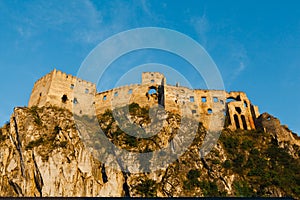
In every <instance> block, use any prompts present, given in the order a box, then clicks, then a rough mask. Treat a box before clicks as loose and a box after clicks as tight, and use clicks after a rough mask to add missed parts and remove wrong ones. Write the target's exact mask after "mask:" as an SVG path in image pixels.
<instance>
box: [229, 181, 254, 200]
mask: <svg viewBox="0 0 300 200" xmlns="http://www.w3.org/2000/svg"><path fill="white" fill-rule="evenodd" d="M233 186H234V189H235V191H236V196H240V197H252V196H254V192H253V190H252V189H251V188H250V187H249V186H248V185H247V183H246V182H238V181H235V182H233Z"/></svg>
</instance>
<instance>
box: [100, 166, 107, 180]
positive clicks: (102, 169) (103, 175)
mask: <svg viewBox="0 0 300 200" xmlns="http://www.w3.org/2000/svg"><path fill="white" fill-rule="evenodd" d="M101 174H102V180H103V183H107V182H108V180H107V174H106V171H105V164H102V168H101Z"/></svg>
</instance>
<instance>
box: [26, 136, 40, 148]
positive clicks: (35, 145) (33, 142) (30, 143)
mask: <svg viewBox="0 0 300 200" xmlns="http://www.w3.org/2000/svg"><path fill="white" fill-rule="evenodd" d="M43 142H44V139H43V138H39V139H37V140H33V141H30V142H29V143H28V144H27V146H26V147H25V149H26V150H29V149H33V147H38V146H40V145H41V144H43Z"/></svg>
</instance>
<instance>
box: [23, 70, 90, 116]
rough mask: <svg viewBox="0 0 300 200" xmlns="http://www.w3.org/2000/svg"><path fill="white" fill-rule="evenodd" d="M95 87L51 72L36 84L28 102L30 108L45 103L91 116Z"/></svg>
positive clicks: (54, 71) (61, 73) (74, 78)
mask: <svg viewBox="0 0 300 200" xmlns="http://www.w3.org/2000/svg"><path fill="white" fill-rule="evenodd" d="M95 94H96V86H95V84H93V83H90V82H87V81H84V80H81V79H78V78H76V77H74V76H72V75H67V74H66V73H63V72H61V71H57V70H53V71H52V72H51V73H50V74H48V75H46V76H45V77H44V78H42V79H40V80H39V81H37V82H36V84H35V86H34V88H33V91H32V94H31V97H30V100H29V107H31V106H34V105H36V106H39V107H41V106H45V105H46V104H47V103H49V104H51V105H54V106H58V107H62V108H66V109H68V110H71V111H72V110H73V111H74V112H75V113H76V114H92V113H93V109H94V106H93V103H94V98H95Z"/></svg>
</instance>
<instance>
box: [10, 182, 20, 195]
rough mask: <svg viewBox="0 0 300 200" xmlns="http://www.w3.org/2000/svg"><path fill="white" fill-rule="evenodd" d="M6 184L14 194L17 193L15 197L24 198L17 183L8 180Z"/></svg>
mask: <svg viewBox="0 0 300 200" xmlns="http://www.w3.org/2000/svg"><path fill="white" fill-rule="evenodd" d="M8 183H9V185H11V186H12V188H13V189H14V191H15V193H17V195H19V196H24V195H23V193H22V189H21V187H20V186H19V185H18V184H17V183H15V182H13V181H12V180H9V181H8Z"/></svg>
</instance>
